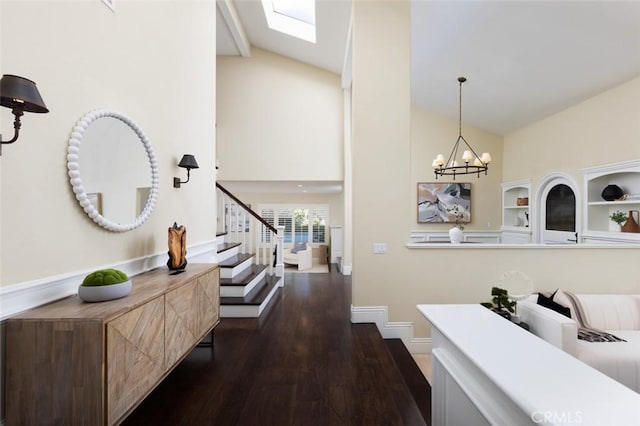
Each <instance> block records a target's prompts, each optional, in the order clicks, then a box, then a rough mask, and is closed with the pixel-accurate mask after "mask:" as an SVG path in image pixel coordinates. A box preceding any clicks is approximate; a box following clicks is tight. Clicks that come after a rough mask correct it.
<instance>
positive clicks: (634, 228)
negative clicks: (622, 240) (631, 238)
mask: <svg viewBox="0 0 640 426" xmlns="http://www.w3.org/2000/svg"><path fill="white" fill-rule="evenodd" d="M634 213H637V214H638V216H640V212H639V211H638V210H629V217H628V218H627V221H626V222H625V223H624V225H622V227H621V228H620V230H621V231H622V232H633V233H639V232H640V225H638V222H637V221H636V220H635V219H634V217H633V214H634ZM638 220H640V217H639V219H638Z"/></svg>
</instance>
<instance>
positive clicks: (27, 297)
mask: <svg viewBox="0 0 640 426" xmlns="http://www.w3.org/2000/svg"><path fill="white" fill-rule="evenodd" d="M216 251H217V243H216V240H211V241H206V242H201V243H197V244H193V245H191V246H189V247H188V249H187V260H189V261H191V262H193V260H194V259H196V258H198V257H203V256H208V255H214V254H215V253H216ZM166 262H167V253H166V252H164V251H163V252H162V253H156V254H151V255H149V256H142V257H138V258H135V259H129V260H125V261H123V262H118V263H114V264H111V265H104V266H96V267H94V268H89V269H85V270H82V271H75V272H70V273H66V274H60V275H54V276H50V277H45V278H41V279H37V280H33V281H26V282H22V283H17V284H11V285H8V286H3V287H0V321H2V320H5V319H7V318H9V317H11V316H13V315H16V314H18V313H20V312H22V311H26V310H27V309H31V308H35V307H37V306H40V305H44V304H45V303H50V302H53V301H55V300H59V299H62V298H65V297H68V296H72V295H74V294H77V292H78V286H79V285H80V283H81V282H82V280H83V279H84V277H85V276H86V275H87V274H88V273H90V272H93V271H95V270H96V269H104V268H115V269H120V270H121V271H123V272H125V273H126V274H127V275H131V276H133V275H138V274H141V273H143V272H147V271H150V270H151V269H154V268H157V267H159V266H163V265H165V264H166ZM203 263H207V262H203ZM187 267H188V266H187ZM0 426H1V425H0Z"/></svg>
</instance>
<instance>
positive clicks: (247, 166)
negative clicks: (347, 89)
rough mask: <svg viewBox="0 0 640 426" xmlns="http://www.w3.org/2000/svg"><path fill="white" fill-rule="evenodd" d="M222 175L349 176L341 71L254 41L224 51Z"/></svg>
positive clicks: (219, 75)
mask: <svg viewBox="0 0 640 426" xmlns="http://www.w3.org/2000/svg"><path fill="white" fill-rule="evenodd" d="M217 87H218V89H217V95H218V105H219V108H218V116H217V126H218V127H217V140H218V148H217V150H218V151H217V154H218V158H219V159H220V173H219V174H218V178H219V179H220V180H307V181H310V180H311V181H313V180H328V181H341V180H342V179H343V167H342V161H343V160H342V159H343V153H342V150H343V148H342V147H343V143H342V140H343V133H342V132H343V130H342V129H343V113H342V110H343V101H342V96H343V95H342V89H341V87H340V77H339V76H338V75H335V74H332V73H330V72H327V71H324V70H321V69H319V68H316V67H313V66H310V65H305V64H302V63H300V62H297V61H294V60H291V59H287V58H284V57H282V56H279V55H276V54H274V53H269V52H265V51H263V50H260V49H257V48H255V47H254V48H252V49H251V57H249V58H241V57H225V56H219V57H218V73H217Z"/></svg>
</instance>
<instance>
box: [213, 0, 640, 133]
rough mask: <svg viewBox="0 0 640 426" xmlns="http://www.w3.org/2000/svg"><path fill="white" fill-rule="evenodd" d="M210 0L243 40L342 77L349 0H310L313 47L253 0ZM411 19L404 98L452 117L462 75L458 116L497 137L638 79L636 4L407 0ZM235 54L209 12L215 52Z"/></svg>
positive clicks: (639, 10)
mask: <svg viewBox="0 0 640 426" xmlns="http://www.w3.org/2000/svg"><path fill="white" fill-rule="evenodd" d="M217 1H218V3H219V4H220V3H221V2H223V3H226V4H231V5H232V7H234V8H235V10H236V11H237V16H238V21H239V23H240V25H241V26H242V28H244V31H245V33H246V36H247V38H248V41H249V43H250V44H251V45H252V46H256V47H259V48H261V49H264V50H268V51H271V52H274V53H278V54H281V55H283V56H287V57H290V58H293V59H296V60H298V61H301V62H304V63H308V64H311V65H314V66H317V67H319V68H323V69H326V70H328V71H331V72H334V73H336V74H342V70H343V66H344V63H345V51H346V49H347V42H348V31H349V22H350V15H351V1H350V0H317V5H316V6H317V8H316V25H317V43H316V44H315V45H314V44H311V43H308V42H306V41H301V40H297V39H295V38H293V37H290V36H287V35H285V34H282V33H279V32H276V31H273V30H270V29H269V28H268V27H267V25H266V20H265V17H264V12H263V10H262V5H261V3H260V1H259V0H217ZM219 15H220V14H219ZM411 22H412V24H411V40H412V45H411V69H412V76H411V85H412V103H413V104H414V105H416V106H418V107H422V108H425V109H428V110H431V111H435V112H437V113H440V114H442V115H445V116H448V117H451V118H453V119H456V120H457V119H458V82H457V78H458V77H459V76H465V77H467V80H468V81H467V82H466V83H465V84H464V86H463V111H462V114H463V123H464V124H467V125H473V126H476V127H479V128H482V129H485V130H488V131H492V132H494V133H498V134H506V133H508V132H511V131H513V130H515V129H518V128H520V127H522V126H524V125H527V124H529V123H532V122H535V121H538V120H540V119H542V118H544V117H547V116H549V115H552V114H554V113H556V112H559V111H561V110H563V109H566V108H567V107H569V106H571V105H574V104H576V103H578V102H581V101H583V100H586V99H588V98H589V97H592V96H594V95H596V94H598V93H600V92H603V91H605V90H607V89H609V88H612V87H614V86H616V85H619V84H621V83H624V82H626V81H629V80H631V79H632V78H634V77H637V76H640V1H633V0H632V1H618V2H613V1H515V0H505V1H485V0H476V1H426V0H413V1H412V2H411ZM238 52H239V50H238V49H237V47H236V46H235V44H234V41H233V38H232V37H231V35H230V34H229V29H228V27H227V24H225V22H224V20H221V19H220V17H218V26H217V54H218V55H238V54H239V53H238ZM463 131H464V128H463Z"/></svg>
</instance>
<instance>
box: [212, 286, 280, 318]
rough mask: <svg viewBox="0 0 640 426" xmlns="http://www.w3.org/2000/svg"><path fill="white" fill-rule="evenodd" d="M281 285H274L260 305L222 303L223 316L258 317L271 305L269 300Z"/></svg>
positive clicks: (221, 313) (221, 314) (221, 312)
mask: <svg viewBox="0 0 640 426" xmlns="http://www.w3.org/2000/svg"><path fill="white" fill-rule="evenodd" d="M279 287H280V285H279V284H278V285H274V286H273V288H272V289H271V292H270V293H269V295H268V296H267V297H266V299H264V301H263V302H262V304H260V305H221V306H220V317H221V318H258V317H259V316H260V314H261V313H262V311H264V309H265V308H266V307H267V306H269V302H270V301H271V299H272V298H273V295H274V294H275V293H276V291H277V290H278V288H279Z"/></svg>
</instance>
